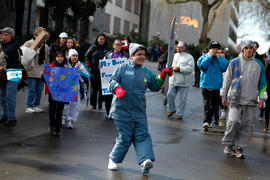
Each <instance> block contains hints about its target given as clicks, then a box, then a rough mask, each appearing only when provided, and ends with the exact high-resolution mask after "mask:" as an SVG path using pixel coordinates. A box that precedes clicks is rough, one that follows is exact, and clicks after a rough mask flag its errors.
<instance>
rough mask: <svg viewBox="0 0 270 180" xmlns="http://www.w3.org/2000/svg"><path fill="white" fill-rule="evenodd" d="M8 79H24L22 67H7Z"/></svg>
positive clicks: (16, 80) (17, 80) (15, 80)
mask: <svg viewBox="0 0 270 180" xmlns="http://www.w3.org/2000/svg"><path fill="white" fill-rule="evenodd" d="M6 73H7V80H9V81H14V82H20V81H21V79H22V70H20V69H6Z"/></svg>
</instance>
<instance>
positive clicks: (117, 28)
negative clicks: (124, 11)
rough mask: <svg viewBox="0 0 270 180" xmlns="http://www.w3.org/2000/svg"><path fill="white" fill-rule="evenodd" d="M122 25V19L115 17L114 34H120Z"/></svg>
mask: <svg viewBox="0 0 270 180" xmlns="http://www.w3.org/2000/svg"><path fill="white" fill-rule="evenodd" d="M120 23H121V19H120V18H119V17H114V26H113V34H119V33H120Z"/></svg>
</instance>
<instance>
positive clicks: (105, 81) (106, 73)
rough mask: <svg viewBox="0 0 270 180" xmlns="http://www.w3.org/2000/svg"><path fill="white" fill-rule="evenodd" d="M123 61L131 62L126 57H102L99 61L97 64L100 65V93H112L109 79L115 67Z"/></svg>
mask: <svg viewBox="0 0 270 180" xmlns="http://www.w3.org/2000/svg"><path fill="white" fill-rule="evenodd" d="M123 63H131V60H130V59H127V58H117V59H102V60H100V61H99V65H100V66H101V67H102V68H101V69H100V77H101V87H102V88H101V89H102V95H108V94H112V93H111V92H110V90H109V81H110V79H111V77H112V74H113V72H114V71H115V69H116V68H117V67H118V66H119V65H120V64H123Z"/></svg>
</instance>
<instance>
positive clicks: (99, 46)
mask: <svg viewBox="0 0 270 180" xmlns="http://www.w3.org/2000/svg"><path fill="white" fill-rule="evenodd" d="M109 50H110V49H109V47H108V42H107V38H106V36H105V34H99V35H98V36H97V38H96V40H95V42H94V44H93V45H92V46H90V48H89V49H88V50H87V52H86V53H85V60H86V62H87V64H89V68H90V72H91V86H92V93H91V97H90V104H91V105H92V109H96V108H97V101H98V109H102V91H101V79H100V71H99V69H100V66H99V60H102V59H103V58H104V56H105V55H106V53H107V52H108V51H109ZM97 95H98V97H97Z"/></svg>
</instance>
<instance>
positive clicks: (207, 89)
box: [197, 41, 229, 131]
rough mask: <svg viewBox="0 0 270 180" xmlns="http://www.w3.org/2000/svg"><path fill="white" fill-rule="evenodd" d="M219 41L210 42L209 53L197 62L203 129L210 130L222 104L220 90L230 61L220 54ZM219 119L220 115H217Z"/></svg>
mask: <svg viewBox="0 0 270 180" xmlns="http://www.w3.org/2000/svg"><path fill="white" fill-rule="evenodd" d="M220 47H221V46H220V44H219V42H218V41H213V42H211V43H210V46H209V51H208V53H206V54H204V55H202V56H201V57H200V59H199V60H198V62H197V64H198V67H199V69H200V70H201V77H200V86H201V88H202V96H203V106H204V120H203V129H204V130H205V131H208V128H209V126H210V124H211V122H212V117H213V115H214V114H215V113H218V110H219V105H220V101H221V99H220V95H219V94H220V92H219V90H220V89H221V87H222V82H223V77H222V73H223V72H225V71H226V69H227V67H228V65H229V61H227V60H226V59H225V58H224V57H222V56H219V55H218V50H219V49H220ZM215 118H217V119H215V121H218V117H215Z"/></svg>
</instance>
